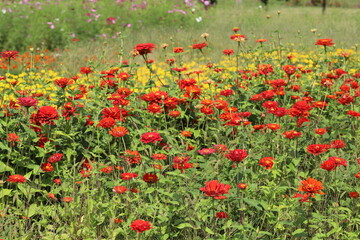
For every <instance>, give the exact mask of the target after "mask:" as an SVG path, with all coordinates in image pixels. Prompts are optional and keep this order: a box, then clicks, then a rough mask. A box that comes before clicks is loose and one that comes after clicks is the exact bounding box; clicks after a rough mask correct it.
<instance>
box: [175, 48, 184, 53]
mask: <svg viewBox="0 0 360 240" xmlns="http://www.w3.org/2000/svg"><path fill="white" fill-rule="evenodd" d="M182 52H184V48H182V47H174V53H182Z"/></svg>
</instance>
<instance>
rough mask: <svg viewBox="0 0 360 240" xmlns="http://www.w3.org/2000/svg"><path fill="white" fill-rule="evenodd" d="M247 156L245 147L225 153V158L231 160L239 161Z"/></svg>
mask: <svg viewBox="0 0 360 240" xmlns="http://www.w3.org/2000/svg"><path fill="white" fill-rule="evenodd" d="M247 156H248V153H247V151H246V150H245V149H234V150H230V151H229V153H228V154H226V155H225V157H226V158H228V159H229V160H231V161H233V162H241V161H242V160H244V159H245V158H246V157H247Z"/></svg>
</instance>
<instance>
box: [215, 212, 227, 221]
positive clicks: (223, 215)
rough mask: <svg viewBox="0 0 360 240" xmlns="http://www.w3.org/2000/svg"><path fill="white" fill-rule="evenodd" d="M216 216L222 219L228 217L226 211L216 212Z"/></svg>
mask: <svg viewBox="0 0 360 240" xmlns="http://www.w3.org/2000/svg"><path fill="white" fill-rule="evenodd" d="M216 217H217V218H220V219H224V218H228V217H229V214H227V213H226V212H218V213H216Z"/></svg>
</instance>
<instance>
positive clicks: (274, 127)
mask: <svg viewBox="0 0 360 240" xmlns="http://www.w3.org/2000/svg"><path fill="white" fill-rule="evenodd" d="M266 127H267V128H268V129H271V130H273V131H276V130H279V129H280V128H281V127H280V125H279V124H276V123H267V124H266Z"/></svg>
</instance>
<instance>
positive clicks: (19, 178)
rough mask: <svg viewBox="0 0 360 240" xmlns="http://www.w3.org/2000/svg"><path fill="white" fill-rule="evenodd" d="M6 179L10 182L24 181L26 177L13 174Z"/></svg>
mask: <svg viewBox="0 0 360 240" xmlns="http://www.w3.org/2000/svg"><path fill="white" fill-rule="evenodd" d="M6 181H8V182H12V183H24V182H26V178H25V177H24V176H22V175H20V174H15V175H10V176H9V178H8V179H7V180H6Z"/></svg>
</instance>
